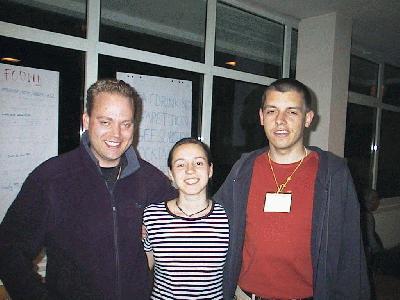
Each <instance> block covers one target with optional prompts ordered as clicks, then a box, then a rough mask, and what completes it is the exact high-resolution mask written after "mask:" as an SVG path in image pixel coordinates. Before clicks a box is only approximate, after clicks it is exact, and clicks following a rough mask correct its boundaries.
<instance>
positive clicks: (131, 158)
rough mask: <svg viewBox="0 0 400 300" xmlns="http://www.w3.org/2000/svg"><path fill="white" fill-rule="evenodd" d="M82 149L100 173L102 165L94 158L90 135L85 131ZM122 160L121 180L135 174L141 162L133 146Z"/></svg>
mask: <svg viewBox="0 0 400 300" xmlns="http://www.w3.org/2000/svg"><path fill="white" fill-rule="evenodd" d="M81 147H83V148H84V149H85V151H86V152H87V153H88V154H89V156H90V158H91V159H92V161H93V162H94V163H95V165H96V166H97V168H98V171H99V172H100V173H101V171H100V165H99V161H98V160H97V158H96V157H95V156H94V154H93V152H92V150H90V141H89V134H88V133H87V131H85V132H84V133H83V134H82V138H81ZM121 159H122V167H123V168H122V173H121V176H120V178H124V177H127V176H129V175H131V174H133V173H135V172H136V171H137V170H138V169H139V168H140V161H139V158H138V155H137V154H136V151H135V150H134V149H133V147H132V146H130V147H129V148H128V149H127V150H126V151H125V153H124V155H123V157H121Z"/></svg>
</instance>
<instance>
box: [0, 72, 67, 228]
mask: <svg viewBox="0 0 400 300" xmlns="http://www.w3.org/2000/svg"><path fill="white" fill-rule="evenodd" d="M58 82H59V73H58V72H55V71H47V70H40V69H33V68H27V67H20V66H13V65H6V64H0V128H1V129H0V165H1V168H0V221H1V220H3V218H4V215H5V213H6V211H7V209H8V207H9V206H10V204H11V202H12V201H13V200H14V199H15V197H16V195H17V194H18V192H19V190H20V188H21V185H22V183H23V182H24V180H25V179H26V177H27V176H28V174H29V173H30V172H31V171H32V170H33V169H34V168H35V167H36V166H38V165H39V164H40V163H42V162H43V161H45V160H46V159H48V158H50V157H52V156H55V155H57V152H58Z"/></svg>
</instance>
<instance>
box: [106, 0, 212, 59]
mask: <svg viewBox="0 0 400 300" xmlns="http://www.w3.org/2000/svg"><path fill="white" fill-rule="evenodd" d="M101 5H102V7H101V26H100V40H101V41H104V42H108V43H112V44H117V45H121V46H126V47H130V48H135V49H139V50H145V51H151V52H156V53H160V54H165V55H169V56H174V57H180V58H184V59H188V60H193V61H200V62H203V61H204V39H205V22H206V8H207V2H206V0H153V1H138V0H135V1H111V0H103V1H102V2H101Z"/></svg>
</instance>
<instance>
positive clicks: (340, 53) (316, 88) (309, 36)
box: [296, 13, 352, 156]
mask: <svg viewBox="0 0 400 300" xmlns="http://www.w3.org/2000/svg"><path fill="white" fill-rule="evenodd" d="M351 24H352V22H351V18H349V17H348V16H346V15H343V14H338V13H330V14H326V15H321V16H317V17H311V18H307V19H303V20H301V21H300V23H299V37H298V39H299V42H298V52H297V66H296V77H297V79H298V80H300V81H301V82H303V83H304V84H306V85H307V86H308V87H310V89H311V90H312V92H313V93H314V95H315V97H316V101H315V102H316V106H315V107H316V113H317V116H316V118H315V119H314V121H315V124H314V126H313V127H312V129H311V132H310V136H309V140H308V141H306V143H307V144H310V145H315V146H319V147H321V148H323V149H325V150H329V151H331V152H333V153H336V154H337V155H340V156H343V153H344V139H345V132H346V109H347V98H348V82H349V68H350V50H351Z"/></svg>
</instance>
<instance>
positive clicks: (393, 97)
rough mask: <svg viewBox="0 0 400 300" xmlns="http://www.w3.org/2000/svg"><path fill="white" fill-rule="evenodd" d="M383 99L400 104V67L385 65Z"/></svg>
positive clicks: (393, 103) (396, 104)
mask: <svg viewBox="0 0 400 300" xmlns="http://www.w3.org/2000/svg"><path fill="white" fill-rule="evenodd" d="M382 101H383V102H384V103H387V104H391V105H395V106H400V68H396V67H393V66H390V65H385V68H384V86H383V97H382Z"/></svg>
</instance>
